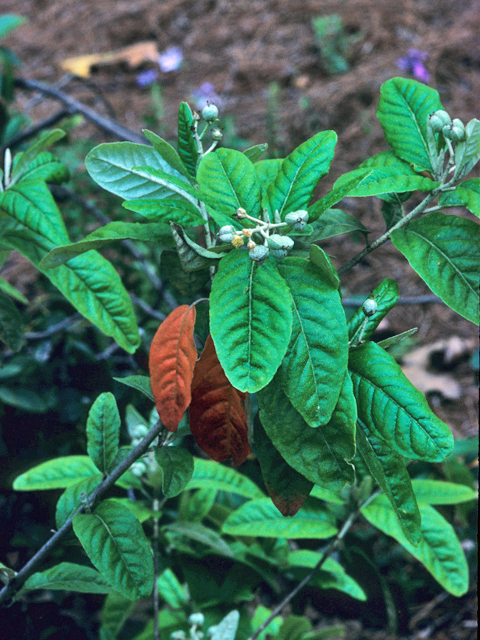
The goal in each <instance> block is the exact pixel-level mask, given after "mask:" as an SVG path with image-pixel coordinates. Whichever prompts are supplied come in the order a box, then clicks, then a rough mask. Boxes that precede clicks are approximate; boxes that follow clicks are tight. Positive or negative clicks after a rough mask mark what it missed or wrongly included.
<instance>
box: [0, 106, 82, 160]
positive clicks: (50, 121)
mask: <svg viewBox="0 0 480 640" xmlns="http://www.w3.org/2000/svg"><path fill="white" fill-rule="evenodd" d="M69 115H70V111H69V110H68V109H60V110H59V111H57V112H56V113H53V114H52V115H51V116H48V118H45V119H44V120H40V121H39V122H37V123H36V124H34V125H32V126H31V127H29V128H28V129H25V131H22V132H21V133H19V134H17V135H16V136H13V138H10V140H8V141H7V143H6V144H3V145H2V146H1V147H0V155H1V156H3V154H4V152H5V149H6V148H7V147H8V148H9V149H13V148H14V147H16V146H17V145H19V144H20V143H21V142H23V141H24V140H28V139H29V138H32V137H33V136H34V135H36V134H37V133H38V132H39V131H42V129H46V128H47V127H52V126H53V125H54V124H57V122H60V120H63V118H66V117H67V116H69Z"/></svg>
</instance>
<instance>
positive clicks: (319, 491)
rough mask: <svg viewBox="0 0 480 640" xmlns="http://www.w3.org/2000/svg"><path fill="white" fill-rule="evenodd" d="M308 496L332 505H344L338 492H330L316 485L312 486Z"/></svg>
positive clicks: (343, 500) (342, 498)
mask: <svg viewBox="0 0 480 640" xmlns="http://www.w3.org/2000/svg"><path fill="white" fill-rule="evenodd" d="M310 496H311V497H312V498H317V499H318V500H325V502H332V503H333V504H345V498H344V497H343V496H342V495H341V494H340V493H339V492H338V491H330V489H325V488H324V487H319V486H318V485H314V487H313V489H312V492H311V493H310Z"/></svg>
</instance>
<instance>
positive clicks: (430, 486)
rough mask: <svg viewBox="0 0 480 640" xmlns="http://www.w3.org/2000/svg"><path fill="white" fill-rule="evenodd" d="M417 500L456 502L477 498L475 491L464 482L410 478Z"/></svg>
mask: <svg viewBox="0 0 480 640" xmlns="http://www.w3.org/2000/svg"><path fill="white" fill-rule="evenodd" d="M412 485H413V490H414V491H415V496H416V497H417V500H418V502H424V503H426V504H458V503H459V502H469V501H470V500H477V499H478V494H477V492H476V491H474V490H473V489H471V488H470V487H467V486H465V485H464V484H455V483H453V482H443V481H440V480H420V479H419V480H412Z"/></svg>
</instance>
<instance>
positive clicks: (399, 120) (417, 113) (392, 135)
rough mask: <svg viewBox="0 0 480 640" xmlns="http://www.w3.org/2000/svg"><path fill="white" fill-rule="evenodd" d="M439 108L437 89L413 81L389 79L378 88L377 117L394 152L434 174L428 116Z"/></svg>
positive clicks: (420, 168)
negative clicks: (428, 140) (428, 134)
mask: <svg viewBox="0 0 480 640" xmlns="http://www.w3.org/2000/svg"><path fill="white" fill-rule="evenodd" d="M442 108H443V107H442V104H441V102H440V98H439V95H438V91H435V89H432V88H430V87H427V86H425V85H424V84H421V83H420V82H416V81H415V80H407V79H406V78H392V79H391V80H387V82H385V83H384V84H383V85H382V88H381V90H380V101H379V103H378V108H377V117H378V119H379V120H380V124H381V125H382V129H383V131H384V134H385V138H386V140H387V142H388V144H389V145H390V146H391V147H392V149H393V151H394V152H395V154H396V155H397V156H399V157H400V158H402V160H405V161H406V162H410V163H412V164H413V165H414V166H415V168H416V169H417V170H418V171H431V172H432V173H433V170H432V169H433V168H432V164H431V161H430V155H429V151H428V143H427V118H428V116H429V115H430V114H431V113H433V112H434V111H437V110H439V109H442ZM403 191H405V189H403Z"/></svg>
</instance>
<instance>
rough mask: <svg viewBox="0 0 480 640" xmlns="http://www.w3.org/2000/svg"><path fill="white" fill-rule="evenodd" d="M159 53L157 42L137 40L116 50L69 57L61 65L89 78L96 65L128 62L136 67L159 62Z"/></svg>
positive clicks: (75, 73) (77, 74)
mask: <svg viewBox="0 0 480 640" xmlns="http://www.w3.org/2000/svg"><path fill="white" fill-rule="evenodd" d="M158 55H159V53H158V49H157V45H156V44H155V42H137V44H133V45H130V46H129V47H123V48H122V49H118V50H116V51H107V52H106V53H93V54H89V55H84V56H77V57H75V58H67V59H66V60H63V62H62V63H61V64H60V66H61V67H62V69H63V70H64V71H67V72H68V73H72V74H73V75H75V76H79V77H80V78H88V77H89V76H90V73H91V71H92V67H93V66H95V65H103V64H113V63H115V62H126V63H127V64H128V66H129V67H131V68H132V69H134V68H135V67H138V66H140V65H141V64H142V63H143V62H157V61H158Z"/></svg>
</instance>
